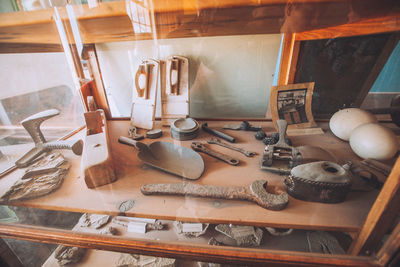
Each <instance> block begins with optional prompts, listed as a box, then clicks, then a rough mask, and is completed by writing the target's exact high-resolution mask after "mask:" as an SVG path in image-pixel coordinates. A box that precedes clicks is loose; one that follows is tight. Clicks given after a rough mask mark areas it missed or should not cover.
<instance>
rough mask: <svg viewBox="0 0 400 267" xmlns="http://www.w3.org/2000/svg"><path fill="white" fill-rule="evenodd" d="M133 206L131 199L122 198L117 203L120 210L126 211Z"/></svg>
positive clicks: (133, 202)
mask: <svg viewBox="0 0 400 267" xmlns="http://www.w3.org/2000/svg"><path fill="white" fill-rule="evenodd" d="M133 206H135V201H134V200H132V199H128V200H124V201H122V202H121V203H119V204H118V210H119V211H120V212H127V211H128V210H130V209H131V208H133Z"/></svg>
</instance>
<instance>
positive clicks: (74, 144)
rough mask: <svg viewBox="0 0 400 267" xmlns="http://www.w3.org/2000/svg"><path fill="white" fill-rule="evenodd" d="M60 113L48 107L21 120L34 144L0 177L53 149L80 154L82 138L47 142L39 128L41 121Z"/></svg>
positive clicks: (26, 165) (30, 162)
mask: <svg viewBox="0 0 400 267" xmlns="http://www.w3.org/2000/svg"><path fill="white" fill-rule="evenodd" d="M58 114H60V111H58V110H57V109H49V110H45V111H42V112H39V113H36V114H34V115H32V116H29V117H28V118H26V119H24V120H23V121H21V124H22V126H23V127H24V128H25V130H26V131H27V132H28V133H29V135H30V136H31V137H32V139H33V142H34V144H35V146H34V147H33V148H32V149H31V150H29V151H28V152H27V153H25V155H23V156H22V157H21V158H19V159H18V160H17V161H16V162H15V165H13V166H11V167H9V168H7V169H6V170H4V171H2V172H1V173H0V177H3V176H4V175H6V174H8V173H10V172H12V171H14V170H15V169H17V168H25V167H28V166H29V165H31V164H32V163H33V162H35V161H36V160H37V159H39V157H41V156H42V155H44V154H45V153H46V152H49V151H51V150H53V149H70V150H72V152H74V154H76V155H82V150H83V141H82V140H80V139H79V140H58V141H52V142H47V141H46V139H45V137H44V135H43V133H42V131H41V130H40V125H41V124H42V122H43V121H45V120H47V119H50V118H52V117H54V116H56V115H58Z"/></svg>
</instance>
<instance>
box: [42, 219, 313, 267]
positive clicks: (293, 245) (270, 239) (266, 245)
mask: <svg viewBox="0 0 400 267" xmlns="http://www.w3.org/2000/svg"><path fill="white" fill-rule="evenodd" d="M162 223H163V224H164V225H167V228H166V229H165V230H158V231H157V230H150V231H147V232H146V233H143V234H142V233H133V232H128V231H127V227H126V226H122V225H119V224H116V223H114V222H112V221H111V219H110V222H109V223H108V224H107V225H106V226H103V227H102V228H100V229H92V228H89V227H81V226H80V225H79V224H77V225H76V226H75V227H74V228H73V229H72V231H73V232H79V233H91V234H99V233H100V232H101V230H102V229H104V228H105V227H108V226H111V227H113V228H115V229H117V230H118V234H117V235H115V236H113V237H115V238H122V239H141V240H146V239H147V240H151V241H156V240H162V241H169V242H176V243H177V242H179V243H181V244H182V245H184V244H185V243H187V244H203V245H206V244H207V243H208V241H209V240H210V238H212V237H213V238H215V239H216V240H218V241H220V242H224V244H226V245H230V246H233V247H235V246H236V245H235V243H234V241H233V239H231V238H229V237H227V236H225V235H224V234H221V233H219V232H218V231H216V230H215V229H214V228H215V225H209V227H208V228H207V231H206V232H205V233H204V234H203V235H201V236H199V237H197V238H194V237H186V236H184V235H183V234H177V233H176V231H175V229H174V226H173V222H172V221H162ZM306 240H307V236H306V231H302V230H295V231H293V232H292V233H291V234H290V235H287V236H273V235H271V234H269V233H268V232H267V231H264V235H263V239H262V242H261V244H260V246H257V247H254V248H255V249H261V250H262V249H265V250H285V251H298V252H309V251H308V245H307V241H306ZM120 255H121V253H120V252H112V251H104V250H96V249H89V250H87V251H86V253H85V255H84V257H83V258H82V260H81V261H80V262H79V263H77V264H76V265H75V266H77V267H78V266H79V267H85V266H87V267H90V266H114V265H115V264H116V263H117V262H118V259H119V258H120ZM206 260H208V259H204V261H206ZM57 264H58V263H57V260H56V259H55V257H54V253H52V254H51V255H50V257H49V258H48V259H47V260H46V261H45V263H44V264H43V265H42V267H51V266H57ZM176 266H193V267H194V266H198V265H197V264H196V262H195V261H185V260H182V259H177V261H176Z"/></svg>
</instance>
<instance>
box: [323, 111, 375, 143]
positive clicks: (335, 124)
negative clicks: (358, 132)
mask: <svg viewBox="0 0 400 267" xmlns="http://www.w3.org/2000/svg"><path fill="white" fill-rule="evenodd" d="M371 122H374V123H377V122H378V120H377V119H376V117H375V116H374V115H372V114H371V113H370V112H368V111H365V110H362V109H359V108H346V109H342V110H339V111H338V112H336V113H335V114H333V116H332V117H331V119H330V120H329V128H330V129H331V131H332V133H333V134H334V135H336V136H337V137H339V138H340V139H342V140H345V141H349V138H350V134H351V132H352V131H353V130H354V129H355V128H357V127H358V126H360V125H362V124H365V123H371Z"/></svg>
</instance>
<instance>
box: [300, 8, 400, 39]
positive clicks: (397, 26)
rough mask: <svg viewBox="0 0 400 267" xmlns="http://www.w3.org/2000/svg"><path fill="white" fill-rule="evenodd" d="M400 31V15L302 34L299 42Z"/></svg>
mask: <svg viewBox="0 0 400 267" xmlns="http://www.w3.org/2000/svg"><path fill="white" fill-rule="evenodd" d="M395 31H400V14H392V15H388V16H383V17H379V18H372V19H365V20H361V21H357V22H354V23H348V24H343V25H339V26H333V27H327V28H324V29H319V30H312V31H306V32H301V33H298V34H297V35H296V40H297V41H303V40H316V39H329V38H340V37H349V36H356V35H368V34H378V33H386V32H395Z"/></svg>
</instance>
